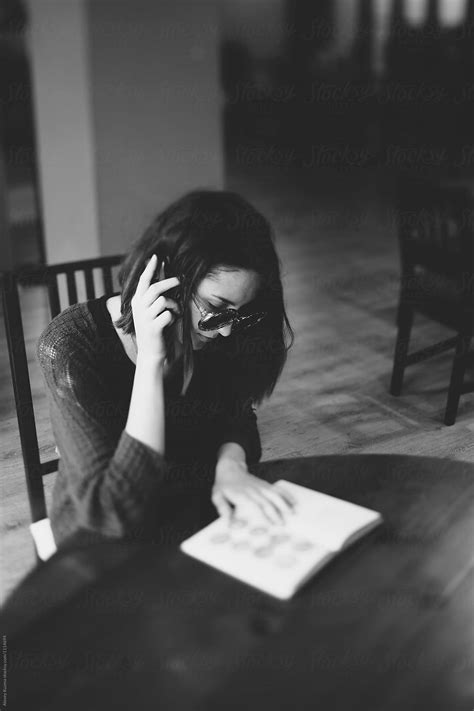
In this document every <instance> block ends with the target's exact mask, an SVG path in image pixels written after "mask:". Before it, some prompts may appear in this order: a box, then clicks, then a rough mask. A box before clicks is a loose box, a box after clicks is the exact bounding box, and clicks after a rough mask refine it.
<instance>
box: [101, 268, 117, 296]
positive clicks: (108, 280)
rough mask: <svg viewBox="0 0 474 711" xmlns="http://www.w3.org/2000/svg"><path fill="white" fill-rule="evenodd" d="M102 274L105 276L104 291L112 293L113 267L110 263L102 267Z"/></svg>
mask: <svg viewBox="0 0 474 711" xmlns="http://www.w3.org/2000/svg"><path fill="white" fill-rule="evenodd" d="M102 274H103V276H104V291H105V293H106V294H112V292H113V290H114V286H113V281H112V269H111V268H110V266H109V265H107V266H104V267H102Z"/></svg>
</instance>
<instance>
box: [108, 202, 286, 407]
mask: <svg viewBox="0 0 474 711" xmlns="http://www.w3.org/2000/svg"><path fill="white" fill-rule="evenodd" d="M155 253H156V255H157V257H158V264H160V263H161V261H165V264H166V276H167V277H168V276H175V275H176V276H178V277H179V278H180V280H181V282H180V287H179V299H180V303H181V306H182V309H183V388H182V394H184V393H185V392H186V390H187V387H188V385H189V382H190V380H191V377H192V373H193V364H194V360H193V348H192V340H191V335H190V330H191V315H190V309H189V303H190V300H191V298H192V296H193V294H194V293H195V292H196V290H197V287H198V286H199V283H200V282H201V280H202V279H204V277H206V276H207V275H210V274H211V275H212V273H215V272H216V271H217V269H218V267H219V266H224V267H226V268H230V269H232V268H241V269H251V270H254V271H255V272H257V274H258V275H259V277H260V287H259V290H258V293H257V296H256V298H255V299H254V300H253V301H252V303H251V304H248V305H246V307H245V308H244V309H241V312H244V311H249V312H251V311H265V312H266V313H267V315H266V317H265V318H264V319H263V320H262V321H260V322H259V323H258V324H256V325H255V326H252V327H250V328H248V329H246V330H242V331H238V330H237V329H232V332H231V335H230V336H228V337H225V338H218V339H217V340H216V341H212V342H210V343H209V344H208V345H207V346H206V351H209V350H212V349H213V348H214V344H216V345H215V347H216V348H218V349H219V350H220V351H223V352H225V353H226V354H227V356H228V357H229V358H230V360H231V367H232V371H231V373H232V379H233V381H234V385H236V386H237V387H238V389H239V393H241V395H242V396H243V397H246V398H250V399H251V400H252V401H253V402H254V403H260V402H261V401H262V400H263V399H264V398H265V397H268V396H269V395H271V393H272V392H273V390H274V388H275V385H276V383H277V381H278V378H279V376H280V374H281V371H282V369H283V366H284V364H285V361H286V357H287V351H288V350H289V348H290V347H291V345H292V344H293V340H294V335H293V331H292V329H291V326H290V323H289V321H288V317H287V315H286V311H285V306H284V300H283V287H282V283H281V276H280V262H279V259H278V256H277V253H276V251H275V247H274V237H273V231H272V228H271V226H270V224H269V222H268V220H267V219H266V218H265V217H264V216H263V215H262V214H261V213H260V212H258V211H257V210H256V209H255V208H254V207H253V206H252V205H251V204H250V203H249V202H247V200H245V199H244V198H243V197H241V196H240V195H238V194H237V193H234V192H231V191H227V190H194V191H192V192H189V193H187V194H185V195H183V197H181V198H180V199H178V200H176V201H175V202H173V203H172V204H171V205H169V206H168V207H167V208H166V209H165V210H163V211H162V212H160V213H159V214H158V215H157V216H156V217H155V219H154V220H153V221H152V222H151V224H150V225H149V226H148V228H147V229H146V230H145V232H144V233H143V235H142V236H141V237H140V239H139V240H138V241H137V242H136V243H135V244H134V246H133V247H132V249H131V250H130V252H129V253H128V255H127V256H126V258H125V260H124V261H123V263H122V265H121V269H120V273H119V282H120V287H121V317H120V318H119V319H118V320H117V321H116V322H115V325H116V326H117V327H118V328H121V329H123V331H124V332H125V333H129V334H133V333H134V324H133V317H132V308H131V299H132V297H133V295H134V293H135V290H136V287H137V282H138V279H139V277H140V274H141V273H142V271H143V269H144V268H145V264H146V262H147V260H148V259H149V258H150V257H151V256H152V255H153V254H155ZM167 295H168V296H169V297H170V298H173V294H172V292H171V291H170V292H168V293H167ZM176 323H177V322H176V321H175V322H174V323H173V325H171V326H169V327H167V328H166V329H165V331H164V338H165V345H166V353H167V359H168V361H169V362H170V363H173V361H174V360H175V353H174V348H173V342H174V333H173V329H174V328H176Z"/></svg>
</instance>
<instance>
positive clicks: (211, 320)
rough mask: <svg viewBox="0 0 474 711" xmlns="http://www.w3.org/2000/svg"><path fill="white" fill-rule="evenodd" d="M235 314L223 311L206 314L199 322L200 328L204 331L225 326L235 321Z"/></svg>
mask: <svg viewBox="0 0 474 711" xmlns="http://www.w3.org/2000/svg"><path fill="white" fill-rule="evenodd" d="M233 321H234V316H233V314H229V313H227V312H225V311H223V312H222V313H220V314H215V315H214V314H212V315H210V316H205V317H204V318H202V319H201V320H200V322H199V324H198V325H199V328H200V329H201V330H202V331H216V330H217V329H218V328H224V326H228V325H229V324H231V323H233Z"/></svg>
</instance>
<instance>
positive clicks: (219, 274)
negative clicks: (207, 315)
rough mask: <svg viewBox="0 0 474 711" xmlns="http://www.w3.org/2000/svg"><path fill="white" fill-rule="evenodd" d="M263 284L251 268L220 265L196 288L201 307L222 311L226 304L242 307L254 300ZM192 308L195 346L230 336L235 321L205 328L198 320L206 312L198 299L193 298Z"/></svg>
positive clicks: (229, 306) (198, 346)
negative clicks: (217, 326) (197, 304)
mask: <svg viewBox="0 0 474 711" xmlns="http://www.w3.org/2000/svg"><path fill="white" fill-rule="evenodd" d="M259 284H260V277H259V276H258V274H257V272H255V271H253V270H251V269H237V268H231V267H225V266H222V267H217V268H216V269H214V270H213V272H212V273H211V274H208V275H207V276H206V277H205V278H204V279H203V280H202V281H201V282H200V283H199V286H198V288H197V289H196V296H197V298H198V301H199V305H200V307H201V309H203V310H205V311H213V312H215V311H222V310H224V309H226V308H234V309H237V310H238V309H240V308H242V306H245V304H248V303H249V302H250V301H252V300H253V299H254V298H255V297H256V295H257V291H258V288H259ZM189 308H190V309H191V323H192V326H191V339H192V343H193V349H194V350H199V349H200V348H202V347H203V346H205V345H206V343H209V342H210V340H212V339H214V338H217V336H219V335H221V336H224V337H226V336H230V334H231V332H232V324H230V325H229V326H224V327H222V328H219V329H216V330H215V331H201V329H200V328H199V327H198V323H199V321H200V319H201V318H202V315H201V313H200V311H199V309H198V307H197V306H196V304H195V303H194V300H191V301H190V304H189Z"/></svg>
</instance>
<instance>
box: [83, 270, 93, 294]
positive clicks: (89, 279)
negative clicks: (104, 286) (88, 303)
mask: <svg viewBox="0 0 474 711" xmlns="http://www.w3.org/2000/svg"><path fill="white" fill-rule="evenodd" d="M84 279H85V282H86V298H87V299H95V286H94V274H93V271H92V269H84Z"/></svg>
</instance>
